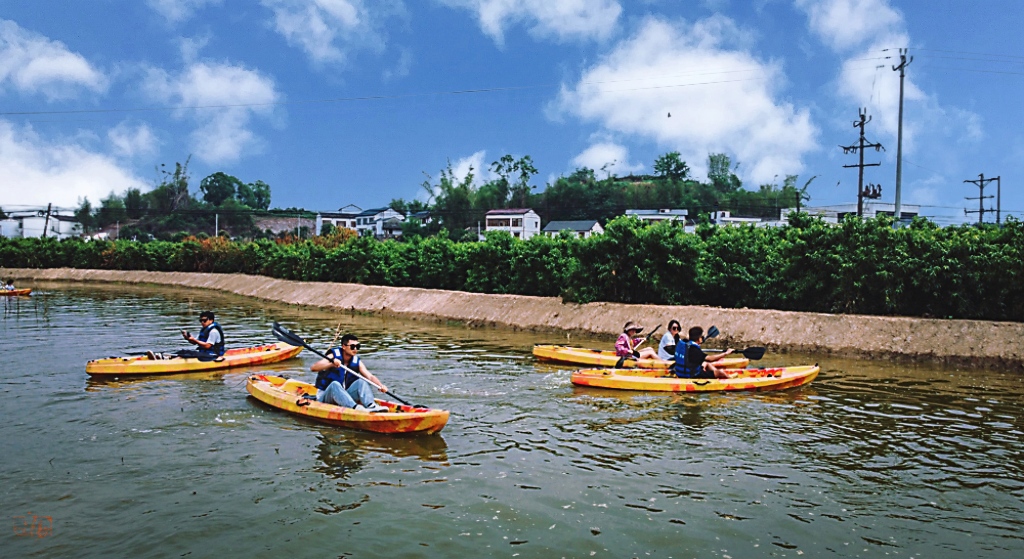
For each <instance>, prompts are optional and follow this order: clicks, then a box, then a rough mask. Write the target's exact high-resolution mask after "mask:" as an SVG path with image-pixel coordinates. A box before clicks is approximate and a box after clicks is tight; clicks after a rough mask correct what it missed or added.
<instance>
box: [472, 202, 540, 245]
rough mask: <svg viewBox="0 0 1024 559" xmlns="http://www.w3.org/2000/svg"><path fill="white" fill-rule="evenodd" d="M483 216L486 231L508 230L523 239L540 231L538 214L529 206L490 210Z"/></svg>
mask: <svg viewBox="0 0 1024 559" xmlns="http://www.w3.org/2000/svg"><path fill="white" fill-rule="evenodd" d="M485 217H486V219H487V221H486V226H487V227H486V230H487V231H508V232H509V233H511V234H512V236H513V237H515V238H517V239H522V240H524V241H525V240H526V239H529V238H530V237H532V236H534V235H537V234H539V233H540V216H539V215H537V212H535V211H533V210H531V209H529V208H505V209H500V210H491V211H489V212H487V213H486V214H485Z"/></svg>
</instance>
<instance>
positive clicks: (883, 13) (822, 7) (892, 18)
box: [795, 0, 907, 51]
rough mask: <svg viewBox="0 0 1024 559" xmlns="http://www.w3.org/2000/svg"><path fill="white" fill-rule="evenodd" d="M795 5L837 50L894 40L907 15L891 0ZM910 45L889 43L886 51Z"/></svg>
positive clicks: (798, 0)
mask: <svg viewBox="0 0 1024 559" xmlns="http://www.w3.org/2000/svg"><path fill="white" fill-rule="evenodd" d="M795 4H796V6H797V7H798V8H800V9H802V10H804V11H805V12H807V16H808V18H809V19H810V26H811V30H812V31H814V32H815V33H817V34H818V36H819V37H821V39H822V40H823V41H824V42H826V43H828V44H830V45H831V47H832V49H833V50H836V51H845V50H850V49H855V48H857V47H859V46H860V45H862V44H864V43H865V42H877V41H878V40H879V39H883V38H892V37H891V36H892V35H898V34H899V32H900V29H901V28H902V27H903V16H902V15H901V14H900V13H899V12H898V11H897V10H895V9H894V8H892V7H891V6H890V5H889V0H795ZM906 45H907V43H898V42H897V43H889V44H885V45H884V46H883V48H885V47H894V48H895V47H901V46H906Z"/></svg>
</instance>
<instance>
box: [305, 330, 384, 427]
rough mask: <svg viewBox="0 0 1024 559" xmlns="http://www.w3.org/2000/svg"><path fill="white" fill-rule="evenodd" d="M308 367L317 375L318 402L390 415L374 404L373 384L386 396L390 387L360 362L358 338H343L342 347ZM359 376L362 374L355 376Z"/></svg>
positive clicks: (382, 407) (349, 335)
mask: <svg viewBox="0 0 1024 559" xmlns="http://www.w3.org/2000/svg"><path fill="white" fill-rule="evenodd" d="M327 357H328V358H327V359H321V360H319V361H317V362H316V363H313V365H311V366H310V367H309V370H310V371H313V372H314V373H317V375H316V385H315V386H316V400H317V401H318V402H323V403H325V404H334V405H336V406H344V407H346V408H354V409H357V410H366V411H371V412H379V411H387V408H386V407H384V406H381V405H378V404H377V403H376V402H374V401H373V385H371V384H370V383H371V382H372V383H373V384H376V385H377V386H378V387H380V391H381V392H387V391H388V387H387V386H384V383H383V382H381V381H380V379H378V378H377V377H375V376H373V373H371V372H370V371H368V370H367V369H366V365H363V362H362V360H360V359H359V338H357V337H356V336H355V335H354V334H345V335H344V336H342V337H341V345H340V346H338V347H333V348H331V349H330V350H329V351H328V352H327ZM356 373H359V374H356Z"/></svg>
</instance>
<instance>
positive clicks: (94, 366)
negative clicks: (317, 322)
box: [85, 343, 302, 376]
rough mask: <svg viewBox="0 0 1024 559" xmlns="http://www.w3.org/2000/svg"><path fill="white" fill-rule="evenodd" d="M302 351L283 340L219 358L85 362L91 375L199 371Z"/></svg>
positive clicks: (261, 361) (261, 362) (262, 362)
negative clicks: (213, 359)
mask: <svg viewBox="0 0 1024 559" xmlns="http://www.w3.org/2000/svg"><path fill="white" fill-rule="evenodd" d="M301 351H302V348H301V347H296V346H291V345H288V344H283V343H276V344H267V345H260V346H255V347H240V348H235V349H229V350H227V351H226V352H224V356H223V357H222V358H221V359H218V360H216V361H200V360H199V359H196V358H193V357H186V358H182V357H173V358H171V359H150V358H148V357H146V356H145V355H142V356H138V357H107V358H105V359H93V360H92V361H89V362H88V363H86V364H85V372H87V373H89V374H90V375H118V376H123V375H166V374H171V373H198V372H202V371H213V370H216V369H230V368H232V367H247V366H252V365H265V364H267V363H277V362H278V361H284V360H285V359H291V358H292V357H295V356H296V355H298V354H299V353H300V352H301Z"/></svg>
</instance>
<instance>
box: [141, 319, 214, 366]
mask: <svg viewBox="0 0 1024 559" xmlns="http://www.w3.org/2000/svg"><path fill="white" fill-rule="evenodd" d="M199 324H200V325H201V326H202V329H201V330H200V331H199V336H198V337H196V336H193V335H192V334H190V333H189V332H188V331H187V330H182V331H181V337H182V338H185V341H187V342H188V343H190V344H195V345H196V348H197V349H182V350H179V351H177V352H175V353H174V354H173V355H171V357H195V358H198V359H199V360H200V361H215V360H218V359H220V358H222V357H223V355H224V351H225V347H224V330H223V329H222V328H221V327H220V324H217V322H216V321H215V320H214V315H213V312H211V311H203V312H201V313H199ZM146 355H147V356H148V357H149V358H150V359H168V357H167V356H166V355H163V354H156V353H153V352H152V351H147V352H146Z"/></svg>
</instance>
